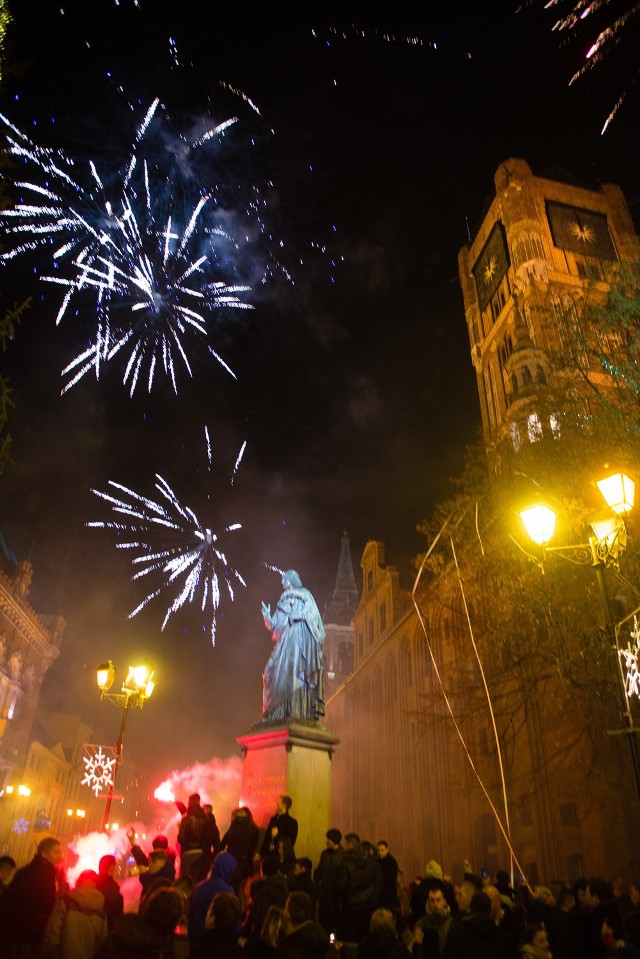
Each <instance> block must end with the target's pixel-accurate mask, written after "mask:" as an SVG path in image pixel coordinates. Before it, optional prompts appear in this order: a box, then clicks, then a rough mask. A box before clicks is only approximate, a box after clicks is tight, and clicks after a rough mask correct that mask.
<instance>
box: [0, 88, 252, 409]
mask: <svg viewBox="0 0 640 959" xmlns="http://www.w3.org/2000/svg"><path fill="white" fill-rule="evenodd" d="M158 107H159V101H158V100H155V101H154V102H153V103H152V104H151V106H150V107H149V109H148V110H147V113H146V115H145V117H144V119H143V120H142V123H141V124H140V126H139V127H138V129H137V131H136V134H135V137H134V146H133V152H132V153H131V156H130V158H129V162H128V164H127V167H126V170H125V173H124V175H122V174H119V175H118V176H117V177H116V178H115V184H113V183H112V184H111V185H110V186H108V187H107V186H106V185H105V182H106V180H107V178H106V177H105V176H104V175H101V174H100V172H99V171H98V169H97V167H96V165H95V164H94V163H93V161H90V162H89V163H88V164H87V165H86V166H85V165H81V164H79V163H78V162H76V161H74V160H73V159H72V158H71V157H69V156H67V155H66V154H65V153H64V152H63V151H53V150H50V149H44V148H42V147H39V146H37V145H36V144H34V143H33V142H32V141H31V140H30V139H29V138H28V137H26V136H25V135H24V134H22V133H21V132H20V131H19V130H18V129H17V128H16V127H15V126H14V125H13V124H12V123H11V122H10V121H9V120H8V119H7V118H6V117H5V116H3V115H2V114H0V121H1V122H2V123H3V124H4V125H5V128H6V131H7V133H6V140H7V145H8V147H7V148H8V152H9V153H10V154H11V155H13V156H14V157H15V158H17V159H19V160H20V161H22V163H23V164H25V165H26V167H27V169H28V170H29V171H30V172H31V176H30V178H29V179H24V180H20V181H18V182H17V183H16V184H15V188H16V189H17V190H18V191H20V192H21V194H22V199H21V200H20V202H18V203H17V204H15V206H14V207H13V208H11V209H9V210H5V211H2V213H1V214H0V224H1V225H2V226H3V227H4V229H5V232H6V235H7V237H8V238H9V239H10V240H11V239H13V240H15V243H14V245H12V246H11V248H9V249H7V250H6V251H4V252H3V253H2V254H0V263H7V262H8V261H10V260H12V259H13V258H14V257H17V256H21V255H23V254H28V253H32V252H34V251H37V250H38V249H43V250H46V252H47V255H48V257H50V258H51V260H52V262H53V266H54V267H55V273H53V274H49V275H45V276H42V277H41V279H42V280H44V281H45V282H47V283H49V284H55V285H59V286H62V287H63V288H65V293H64V296H63V299H62V303H61V305H60V308H59V311H58V314H57V318H56V323H57V324H58V323H60V322H61V320H62V319H63V317H64V316H65V314H66V313H67V312H68V310H69V308H70V307H71V306H72V305H73V304H75V302H76V300H77V299H78V298H79V297H81V296H86V295H87V294H90V295H91V296H92V299H94V300H95V304H96V316H97V325H96V328H95V333H94V335H93V336H92V337H91V340H90V343H89V346H88V347H87V349H85V350H83V351H82V352H81V353H80V354H79V355H78V356H76V357H75V358H74V359H73V360H72V361H71V362H70V363H69V364H68V365H67V366H66V368H65V369H64V370H63V375H64V376H67V377H68V381H67V383H66V385H65V387H64V389H63V392H65V391H66V390H68V389H70V388H71V387H72V386H74V385H75V384H76V383H77V382H78V381H79V380H80V379H81V378H82V377H83V376H84V375H85V374H86V373H88V372H90V371H93V372H94V373H95V375H96V377H99V375H100V371H101V368H102V366H103V365H104V363H106V362H107V361H109V360H111V359H113V357H115V356H116V355H117V354H118V353H121V351H122V354H121V355H124V354H126V364H125V372H124V377H123V382H124V383H125V384H126V385H128V386H129V389H130V392H131V394H133V392H134V390H135V388H136V386H137V384H138V382H139V380H140V378H141V377H142V376H144V379H146V383H147V387H148V389H149V390H151V387H152V385H153V382H154V376H155V374H156V373H157V371H158V370H162V371H163V372H164V373H165V375H166V376H167V377H169V379H170V380H171V383H172V385H173V389H174V391H176V392H177V382H176V364H177V363H180V364H181V365H182V366H183V367H184V369H186V371H187V372H188V373H189V375H191V365H190V363H189V360H188V347H189V341H190V340H193V339H195V340H196V341H197V342H198V345H199V346H201V347H202V348H203V349H204V350H206V351H208V353H209V354H210V355H211V356H213V357H214V358H215V359H216V360H217V361H218V362H219V363H220V364H221V365H222V366H223V367H224V369H225V370H226V371H227V372H228V373H230V374H231V375H232V376H234V374H233V371H232V370H231V368H230V367H229V366H228V365H227V363H225V361H224V360H223V359H222V358H221V357H220V356H219V355H218V353H217V352H216V350H215V349H214V348H213V347H212V346H211V345H210V343H209V339H210V335H211V327H212V319H213V317H215V316H216V315H217V314H218V313H219V311H220V310H221V309H223V308H236V309H252V306H251V304H249V303H247V302H245V301H244V300H242V299H241V298H240V295H239V294H242V293H247V292H248V291H249V290H250V287H249V286H248V285H246V284H245V283H236V282H228V279H227V277H226V276H225V274H228V272H229V266H228V261H229V260H230V259H232V258H233V255H235V254H236V253H238V252H239V250H240V246H239V244H238V243H237V242H236V241H235V240H234V239H233V237H232V236H231V235H230V233H229V232H228V230H227V229H226V224H227V223H228V220H229V216H228V212H226V211H224V210H223V209H222V208H221V206H222V204H221V197H220V196H219V193H218V191H217V190H216V188H215V187H211V188H205V187H204V186H202V185H200V186H199V187H198V189H197V191H196V192H197V193H198V194H199V195H198V198H197V199H196V200H195V201H193V202H189V201H188V200H187V201H186V202H185V203H183V204H182V205H181V202H180V201H179V200H178V199H177V198H176V194H179V195H180V196H181V195H182V190H181V189H178V188H177V181H178V179H179V177H180V171H179V163H178V162H177V161H175V157H174V158H173V161H172V166H171V170H170V172H169V174H168V175H163V174H162V173H159V172H158V170H157V164H154V172H153V175H150V172H149V162H148V161H147V159H145V158H142V159H141V158H140V156H139V151H140V149H141V144H142V143H143V141H144V138H145V135H146V134H147V131H148V130H149V127H150V124H151V122H152V120H153V119H154V116H155V115H156V112H157V110H158ZM235 123H237V118H236V117H232V118H230V119H227V120H225V121H224V122H222V123H217V124H212V125H209V126H208V128H207V129H206V130H205V131H204V132H200V133H199V134H198V138H197V139H196V140H195V141H194V142H192V143H191V144H185V146H184V155H185V156H186V155H189V156H190V155H192V154H193V153H194V151H197V150H198V148H200V147H202V145H203V144H206V143H209V142H210V141H215V140H219V139H220V138H221V137H223V136H224V134H225V132H226V131H227V130H229V129H230V128H231V127H232V126H233V125H234V124H235ZM181 159H182V162H183V163H184V162H185V161H184V156H183V157H182V158H181ZM192 172H193V171H192V170H190V174H192ZM111 179H113V177H112V178H111ZM182 185H183V184H182ZM256 209H257V207H256V206H254V208H253V211H252V210H246V211H245V213H244V214H243V215H244V216H245V217H246V216H250V215H251V214H252V212H253V213H255V210H256ZM223 221H224V223H225V228H223V227H222V225H221V224H222V222H223ZM60 267H61V268H60Z"/></svg>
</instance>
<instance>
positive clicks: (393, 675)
mask: <svg viewBox="0 0 640 959" xmlns="http://www.w3.org/2000/svg"><path fill="white" fill-rule="evenodd" d="M387 696H388V702H389V705H390V706H393V705H394V703H396V702H397V699H398V673H397V669H396V660H395V657H394V656H393V654H390V655H389V657H388V659H387Z"/></svg>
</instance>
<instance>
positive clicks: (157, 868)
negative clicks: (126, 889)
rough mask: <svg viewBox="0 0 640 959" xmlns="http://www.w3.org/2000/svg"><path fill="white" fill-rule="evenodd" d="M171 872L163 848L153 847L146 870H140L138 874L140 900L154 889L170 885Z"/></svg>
mask: <svg viewBox="0 0 640 959" xmlns="http://www.w3.org/2000/svg"><path fill="white" fill-rule="evenodd" d="M171 873H172V867H171V865H170V863H169V860H168V859H167V854H166V852H165V851H164V849H154V850H153V852H152V853H151V855H150V856H149V866H148V868H147V869H146V871H144V872H140V875H139V876H138V879H139V880H140V885H141V886H142V893H141V896H140V902H142V901H143V900H144V899H146V897H147V896H148V895H149V894H150V893H152V892H154V890H156V889H160V888H162V887H163V886H164V887H167V888H168V887H169V886H172V885H173V880H172V879H171Z"/></svg>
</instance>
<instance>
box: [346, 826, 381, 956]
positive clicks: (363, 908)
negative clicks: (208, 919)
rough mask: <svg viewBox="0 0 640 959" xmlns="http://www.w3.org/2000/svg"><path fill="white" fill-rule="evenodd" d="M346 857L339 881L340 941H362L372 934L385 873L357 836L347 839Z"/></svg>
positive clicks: (354, 834) (347, 836)
mask: <svg viewBox="0 0 640 959" xmlns="http://www.w3.org/2000/svg"><path fill="white" fill-rule="evenodd" d="M345 847H346V848H345V854H344V861H343V864H342V872H341V875H340V879H339V890H340V894H341V897H342V910H341V913H340V919H339V923H338V939H340V940H342V941H343V942H360V941H361V940H362V939H364V937H365V936H366V935H367V933H368V931H369V923H370V921H371V916H372V914H373V911H374V909H377V907H378V901H379V899H380V893H381V891H382V872H381V871H380V866H379V864H378V863H377V861H376V860H375V859H372V858H371V856H370V855H369V853H368V852H367V850H366V849H365V848H364V847H363V845H362V843H361V842H360V839H359V837H358V836H357V834H356V833H349V834H348V835H346V836H345Z"/></svg>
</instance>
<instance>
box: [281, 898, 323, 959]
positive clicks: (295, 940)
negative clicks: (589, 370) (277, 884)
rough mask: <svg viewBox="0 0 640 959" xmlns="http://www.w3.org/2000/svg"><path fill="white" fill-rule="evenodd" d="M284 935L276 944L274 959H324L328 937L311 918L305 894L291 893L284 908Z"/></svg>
mask: <svg viewBox="0 0 640 959" xmlns="http://www.w3.org/2000/svg"><path fill="white" fill-rule="evenodd" d="M284 923H285V935H284V936H283V938H282V939H281V940H280V942H279V943H278V947H277V949H276V951H275V959H325V956H326V955H327V953H328V951H329V947H330V941H329V936H328V935H327V933H326V932H325V931H324V929H323V928H322V926H321V925H320V923H319V922H316V921H315V919H312V918H311V899H310V898H309V896H308V895H307V894H306V892H291V893H289V895H288V896H287V901H286V904H285V907H284Z"/></svg>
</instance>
